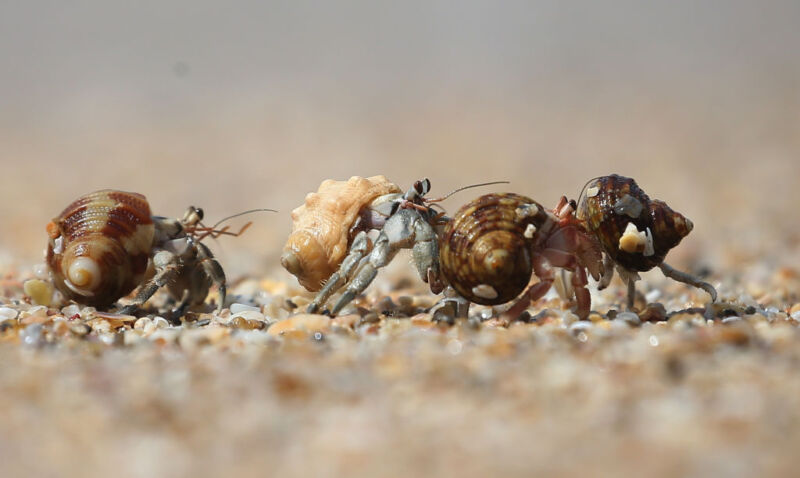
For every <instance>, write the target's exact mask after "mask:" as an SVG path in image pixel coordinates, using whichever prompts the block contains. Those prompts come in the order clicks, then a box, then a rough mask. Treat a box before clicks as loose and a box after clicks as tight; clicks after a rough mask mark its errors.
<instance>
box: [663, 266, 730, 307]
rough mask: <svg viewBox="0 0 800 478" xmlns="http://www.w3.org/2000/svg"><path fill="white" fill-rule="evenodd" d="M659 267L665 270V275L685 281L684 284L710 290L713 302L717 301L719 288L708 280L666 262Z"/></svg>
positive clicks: (709, 293)
mask: <svg viewBox="0 0 800 478" xmlns="http://www.w3.org/2000/svg"><path fill="white" fill-rule="evenodd" d="M658 267H659V268H660V269H661V272H663V273H664V275H665V276H667V277H669V278H670V279H673V280H676V281H678V282H683V283H684V284H689V285H690V286H693V287H697V288H698V289H703V290H704V291H706V292H708V295H710V296H711V302H716V301H717V290H716V289H715V288H714V286H712V285H711V284H709V283H708V282H703V281H701V280H700V279H698V278H697V277H695V276H693V275H691V274H688V273H686V272H681V271H679V270H677V269H673V268H672V267H671V266H670V265H669V264H667V263H666V262H662V263H661V264H659V265H658Z"/></svg>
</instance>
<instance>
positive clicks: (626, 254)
mask: <svg viewBox="0 0 800 478" xmlns="http://www.w3.org/2000/svg"><path fill="white" fill-rule="evenodd" d="M577 218H578V219H579V220H580V221H581V222H582V223H583V224H584V226H585V228H586V230H587V231H589V232H590V233H591V234H592V235H593V236H594V237H595V238H596V239H597V241H598V242H599V244H600V245H601V247H602V248H603V252H604V253H605V259H604V267H603V269H604V272H603V274H602V277H601V279H600V283H599V284H598V288H599V289H601V290H602V289H604V288H605V287H607V286H608V284H609V283H610V282H611V279H612V278H613V275H614V268H615V266H616V270H617V272H618V273H619V275H620V277H621V278H622V280H623V281H624V282H625V283H626V284H627V287H628V308H632V307H633V301H634V296H635V282H636V281H637V280H639V274H638V273H639V272H644V271H648V270H650V269H652V268H653V267H656V266H658V268H659V269H661V271H662V272H663V273H664V275H665V276H667V277H669V278H671V279H674V280H676V281H679V282H683V283H685V284H688V285H691V286H694V287H697V288H700V289H703V290H704V291H706V292H708V294H709V295H710V296H711V300H712V302H716V300H717V291H716V290H715V289H714V287H713V286H712V285H711V284H708V283H706V282H703V281H701V280H700V279H698V278H696V277H694V276H692V275H690V274H688V273H685V272H681V271H678V270H676V269H673V268H672V267H670V266H669V265H668V264H667V263H665V262H664V258H665V257H666V255H667V253H668V252H669V251H670V249H672V248H673V247H675V246H677V245H678V244H679V243H680V242H681V240H682V239H683V238H684V237H686V235H688V234H689V233H690V232H691V231H692V228H693V227H694V226H693V224H692V222H691V221H690V220H689V219H687V218H686V217H684V216H683V215H682V214H680V213H679V212H676V211H674V210H672V209H671V208H670V207H669V206H668V205H667V204H666V203H665V202H663V201H659V200H655V199H650V198H649V197H648V196H647V194H645V192H644V191H643V190H642V189H641V188H640V187H639V185H638V184H636V181H634V180H633V179H632V178H627V177H624V176H619V175H616V174H612V175H610V176H602V177H598V178H594V179H592V180H590V181H589V182H588V183H587V184H586V186H584V189H583V191H582V192H581V195H580V197H579V198H578V211H577Z"/></svg>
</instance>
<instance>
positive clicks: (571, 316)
mask: <svg viewBox="0 0 800 478" xmlns="http://www.w3.org/2000/svg"><path fill="white" fill-rule="evenodd" d="M577 321H578V316H577V315H575V313H573V312H569V311H568V312H564V315H562V316H561V322H562V323H563V324H564V325H566V326H569V325H572V324H573V323H575V322H577Z"/></svg>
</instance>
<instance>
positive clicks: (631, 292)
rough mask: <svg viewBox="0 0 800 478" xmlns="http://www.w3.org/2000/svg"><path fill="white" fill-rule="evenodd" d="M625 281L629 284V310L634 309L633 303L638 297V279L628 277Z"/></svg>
mask: <svg viewBox="0 0 800 478" xmlns="http://www.w3.org/2000/svg"><path fill="white" fill-rule="evenodd" d="M625 282H626V283H627V285H628V310H633V303H634V301H635V299H636V279H635V278H633V277H626V278H625Z"/></svg>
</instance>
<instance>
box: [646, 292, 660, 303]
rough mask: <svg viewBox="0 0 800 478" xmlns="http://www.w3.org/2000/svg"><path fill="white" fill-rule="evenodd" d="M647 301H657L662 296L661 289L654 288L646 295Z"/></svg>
mask: <svg viewBox="0 0 800 478" xmlns="http://www.w3.org/2000/svg"><path fill="white" fill-rule="evenodd" d="M644 298H645V300H646V301H647V303H648V304H649V303H651V302H655V301H657V300H658V299H660V298H661V290H660V289H653V290H651V291H650V292H648V293H647V294H645V296H644Z"/></svg>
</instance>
